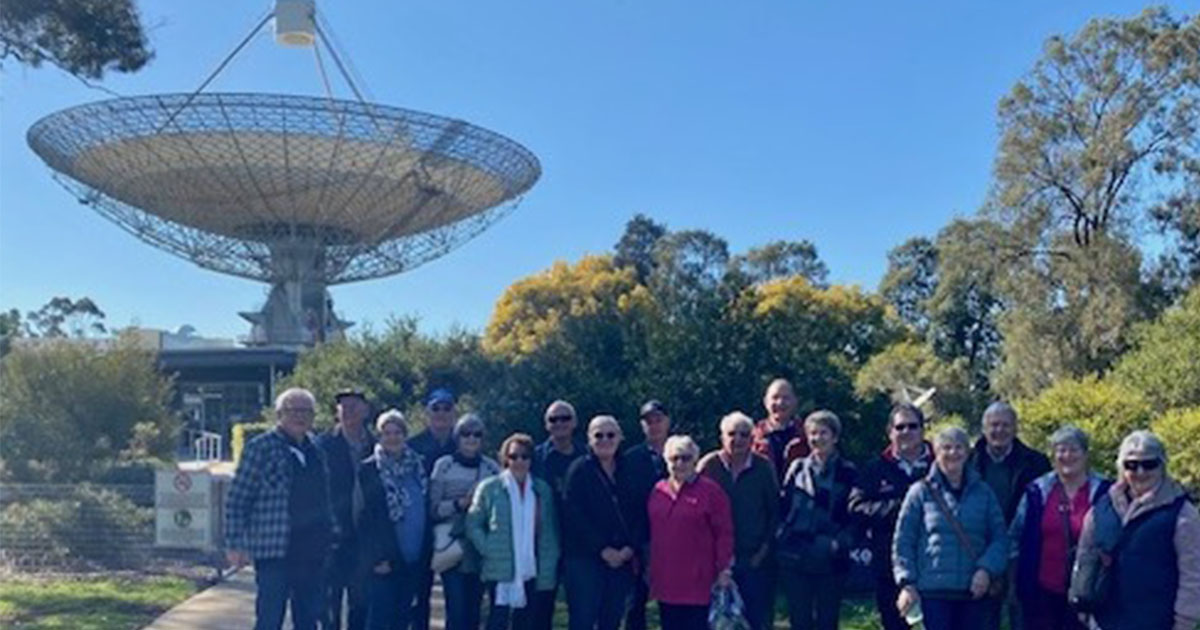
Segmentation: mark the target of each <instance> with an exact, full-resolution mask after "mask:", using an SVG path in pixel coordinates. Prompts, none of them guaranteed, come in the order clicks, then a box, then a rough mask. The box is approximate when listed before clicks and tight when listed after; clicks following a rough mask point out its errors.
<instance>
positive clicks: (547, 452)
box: [532, 400, 587, 630]
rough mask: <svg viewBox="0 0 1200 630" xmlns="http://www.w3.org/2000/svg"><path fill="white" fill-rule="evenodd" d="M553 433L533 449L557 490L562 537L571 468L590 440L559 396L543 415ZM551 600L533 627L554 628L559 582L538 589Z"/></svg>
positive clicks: (536, 464) (537, 469)
mask: <svg viewBox="0 0 1200 630" xmlns="http://www.w3.org/2000/svg"><path fill="white" fill-rule="evenodd" d="M542 420H543V422H544V424H545V427H546V433H547V434H549V437H548V438H546V441H545V442H542V443H541V444H538V445H537V447H536V448H534V450H533V471H532V472H533V475H534V476H535V477H537V478H539V479H541V480H542V481H545V482H546V483H547V484H549V486H550V489H551V490H553V491H554V507H555V513H556V514H558V515H559V518H558V525H559V537H558V539H559V540H562V534H563V532H562V529H563V521H564V520H565V519H564V517H563V497H564V495H565V494H566V478H567V469H568V468H570V467H571V464H572V463H574V462H575V460H577V459H579V458H581V457H583V456H584V455H587V444H586V443H584V442H583V440H581V439H580V438H579V437H578V436H576V435H575V427H576V425H577V424H578V419H577V418H576V416H575V407H574V406H573V405H571V403H569V402H567V401H565V400H556V401H554V402H552V403H550V404H549V405H548V406H547V407H546V412H545V414H543V416H542ZM563 568H564V567H563V562H562V561H561V559H560V562H559V567H558V571H556V572H555V575H557V576H559V581H560V582H561V581H562V577H561V576H562V575H563ZM537 596H538V597H543V598H545V599H546V600H547V601H546V602H542V605H538V606H536V607H535V608H534V610H535V611H536V612H535V615H534V619H533V622H532V623H533V630H550V627H551V625H553V618H552V616H551V614H550V613H552V612H553V610H554V606H553V602H554V600H555V599H557V597H558V585H555V587H554V588H552V589H550V590H548V591H538V595H537Z"/></svg>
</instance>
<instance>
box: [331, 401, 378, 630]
mask: <svg viewBox="0 0 1200 630" xmlns="http://www.w3.org/2000/svg"><path fill="white" fill-rule="evenodd" d="M333 399H334V412H335V414H336V416H337V424H335V425H334V426H333V428H332V429H330V430H329V431H327V432H325V433H322V434H321V435H320V436H319V437H317V440H316V444H317V448H319V449H321V452H322V453H324V454H325V461H326V463H327V465H328V467H329V494H330V500H331V502H332V503H333V515H334V518H335V519H336V520H337V524H338V530H339V532H340V537H339V538H338V540H337V544H336V546H335V549H334V554H333V558H332V559H331V562H330V566H329V572H328V576H327V586H328V594H329V605H328V611H327V615H328V616H327V619H326V621H325V625H324V626H323V627H324V628H329V629H331V630H338V629H339V628H342V627H345V628H346V629H347V630H362V629H363V628H364V627H365V625H366V623H367V599H366V592H365V591H364V588H365V578H366V576H365V575H360V574H359V573H358V571H356V565H357V560H358V540H357V538H358V532H357V530H356V528H355V526H354V523H355V520H356V519H355V518H354V516H355V514H356V513H357V512H358V510H359V509H360V508H361V505H358V504H356V501H355V498H356V497H360V496H361V494H360V493H359V492H358V488H357V486H358V466H359V464H360V463H361V462H362V461H363V460H364V459H366V458H367V457H369V456H370V455H371V452H372V451H373V450H374V448H375V438H374V436H372V435H371V431H370V430H369V429H368V428H367V426H366V419H367V417H368V416H369V415H370V412H371V406H370V404H368V403H367V396H366V394H365V393H364V392H363V390H362V389H358V388H353V387H349V388H345V389H342V390H340V391H338V393H337V394H335V395H334V397H333ZM343 597H345V600H346V608H347V615H346V625H345V626H343V625H342V599H343Z"/></svg>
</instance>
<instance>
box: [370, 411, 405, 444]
mask: <svg viewBox="0 0 1200 630" xmlns="http://www.w3.org/2000/svg"><path fill="white" fill-rule="evenodd" d="M389 424H395V425H396V426H398V427H400V428H401V429H403V430H404V435H405V437H407V436H408V423H407V422H406V421H405V420H404V414H402V413H400V410H399V409H388V410H387V411H385V412H383V413H381V414H379V417H378V418H376V419H375V430H376V431H378V432H380V433H383V427H385V426H387V425H389Z"/></svg>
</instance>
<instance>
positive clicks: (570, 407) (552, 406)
mask: <svg viewBox="0 0 1200 630" xmlns="http://www.w3.org/2000/svg"><path fill="white" fill-rule="evenodd" d="M558 408H562V409H566V410H567V411H569V412H571V417H572V418H577V417H579V416H576V415H575V405H572V404H571V403H569V402H567V401H565V400H563V399H561V398H560V399H558V400H556V401H554V402H552V403H550V404H549V405H546V413H544V414H542V417H543V418H549V417H550V412H551V411H554V410H555V409H558Z"/></svg>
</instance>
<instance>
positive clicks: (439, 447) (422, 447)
mask: <svg viewBox="0 0 1200 630" xmlns="http://www.w3.org/2000/svg"><path fill="white" fill-rule="evenodd" d="M454 406H455V399H454V392H452V391H450V390H449V389H446V388H445V387H439V388H437V389H435V390H433V391H432V392H429V396H427V397H426V398H425V430H423V431H421V432H420V433H418V434H416V435H415V436H413V438H412V439H411V440H408V448H411V449H412V450H414V451H416V452H417V453H418V454H420V456H421V458H422V460H423V462H422V463H423V464H424V465H425V476H426V478H428V477H429V474H430V473H431V472H433V464H434V462H436V461H437V460H439V459H441V458H442V457H445V456H446V455H451V454H453V453H454V451H455V450H456V449H457V446H456V445H455V443H454V439H453V438H454V436H453V433H454V421H455V416H454ZM421 566H422V567H424V569H423V571H424V573H423V574H422V575H421V580H420V582H419V583H418V584H417V597H416V600H415V601H414V602H413V610H412V630H429V596H430V594H431V593H432V591H433V571H432V570H431V569H430V568H429V563H428V562H423V563H421Z"/></svg>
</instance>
